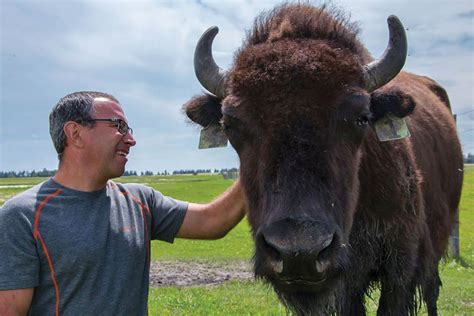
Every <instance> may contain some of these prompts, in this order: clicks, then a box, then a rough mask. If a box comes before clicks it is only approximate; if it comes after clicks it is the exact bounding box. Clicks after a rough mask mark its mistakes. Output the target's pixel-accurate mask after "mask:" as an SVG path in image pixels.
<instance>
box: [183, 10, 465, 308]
mask: <svg viewBox="0 0 474 316" xmlns="http://www.w3.org/2000/svg"><path fill="white" fill-rule="evenodd" d="M391 19H392V20H389V27H390V28H391V29H390V30H391V39H390V43H389V48H388V49H387V51H386V53H385V54H384V56H383V57H382V58H381V59H379V60H375V61H374V60H373V59H372V57H371V56H370V55H369V53H368V52H367V50H366V49H365V48H364V47H363V46H362V44H361V43H360V42H359V41H358V39H357V30H356V29H355V27H354V26H353V25H352V24H350V23H349V22H348V21H347V20H346V19H345V18H344V17H343V15H342V14H341V13H340V12H337V11H335V10H332V9H331V10H330V9H327V8H315V7H312V6H309V5H301V4H298V5H284V6H280V7H278V8H276V9H275V10H273V11H272V12H269V13H266V14H263V15H261V16H259V17H258V18H257V20H256V21H255V24H254V27H253V29H252V30H251V32H250V33H249V35H248V38H247V40H246V42H245V44H244V46H243V47H242V48H241V49H240V50H239V51H238V52H237V54H236V57H235V62H234V64H233V66H232V68H231V69H230V70H228V71H224V70H222V69H220V68H218V66H217V65H215V63H214V61H213V59H212V55H210V54H209V51H210V46H211V44H212V38H213V37H214V35H215V33H216V32H214V34H211V35H210V36H207V37H208V38H210V39H208V40H207V42H206V38H205V37H206V36H204V40H201V42H202V41H203V43H204V44H203V43H201V42H200V44H199V45H198V48H197V51H196V54H197V55H196V56H195V60H196V66H195V67H196V69H197V70H196V72H197V75H198V78H199V79H200V81H201V83H203V85H204V86H205V87H206V88H207V89H208V90H209V91H210V92H212V93H213V94H214V95H215V96H210V95H204V96H197V97H195V98H193V99H191V100H190V101H189V102H188V103H187V104H186V105H185V109H186V112H187V114H188V116H189V117H190V118H191V119H192V120H193V121H195V122H197V123H199V124H201V125H202V126H208V125H210V124H211V125H212V124H222V126H223V130H224V132H225V134H226V135H227V137H228V139H229V141H230V143H231V144H232V146H233V147H234V148H235V150H236V151H237V153H238V155H239V158H240V178H241V183H242V186H243V188H244V191H245V193H246V197H247V203H248V220H249V222H250V224H251V227H252V232H253V237H254V239H255V256H254V261H255V274H256V276H257V277H259V278H262V279H264V280H265V281H268V282H269V283H271V284H272V286H273V287H274V289H275V291H276V293H277V294H278V296H279V297H280V299H281V300H282V302H284V304H286V306H288V308H290V309H291V310H293V311H295V312H296V313H298V314H315V315H318V314H328V313H334V312H335V313H337V314H342V315H363V314H365V307H364V297H365V294H366V293H370V291H371V289H373V288H374V287H375V286H380V288H381V297H380V301H379V307H378V314H390V315H406V314H414V313H416V311H417V308H418V305H419V303H420V302H419V301H418V300H417V293H420V294H421V297H422V299H423V300H424V302H425V303H426V305H427V308H428V312H429V314H431V315H434V314H436V310H437V308H436V301H437V298H438V293H439V287H440V285H441V281H440V279H439V275H438V264H439V261H440V259H441V257H442V256H443V254H444V253H445V251H446V247H447V243H448V238H449V234H450V231H451V228H452V225H453V223H454V221H455V213H456V209H457V205H458V202H459V198H460V192H461V183H462V168H463V162H462V154H461V149H460V144H459V141H458V138H457V135H456V130H455V123H454V120H453V118H452V115H451V111H450V105H449V101H448V97H447V94H446V92H445V91H444V89H443V88H442V87H441V86H439V85H438V84H437V83H436V82H434V81H433V80H431V79H429V78H426V77H420V76H417V75H414V74H409V73H405V72H400V73H399V71H400V69H401V67H402V66H403V62H404V58H405V57H404V56H401V55H403V54H406V47H405V48H404V47H403V45H404V43H403V40H404V38H403V35H404V33H403V27H401V26H400V25H401V24H397V25H398V31H397V29H396V28H397V25H395V24H396V23H399V22H397V20H394V19H396V18H391ZM390 23H395V24H394V25H390ZM397 32H398V33H397ZM397 41H398V44H397ZM391 45H393V47H391ZM399 47H401V48H399ZM206 50H207V51H208V53H207V54H204V56H202V54H203V51H204V52H205V51H206ZM397 50H398V52H397ZM400 51H402V52H401V53H400ZM387 56H389V57H387ZM400 56H401V57H400ZM388 59H390V60H388ZM393 60H395V61H393ZM206 65H207V66H206ZM200 67H201V68H202V67H204V68H202V69H201V68H200ZM206 67H208V68H206ZM374 74H375V75H374ZM380 74H381V75H380ZM389 114H390V115H394V116H396V117H398V118H404V119H405V120H406V122H407V125H408V128H409V130H410V132H411V137H409V138H405V139H400V140H394V141H386V142H381V141H379V140H378V138H377V135H376V133H375V131H374V124H375V123H376V122H377V121H378V120H380V119H382V118H384V117H386V116H387V115H389Z"/></svg>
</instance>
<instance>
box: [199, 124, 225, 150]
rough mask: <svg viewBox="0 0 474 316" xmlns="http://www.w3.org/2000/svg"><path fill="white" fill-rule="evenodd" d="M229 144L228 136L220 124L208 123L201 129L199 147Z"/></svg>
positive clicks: (216, 146) (215, 146)
mask: <svg viewBox="0 0 474 316" xmlns="http://www.w3.org/2000/svg"><path fill="white" fill-rule="evenodd" d="M226 146H227V136H226V135H225V133H224V131H223V130H222V128H221V126H220V125H213V124H211V125H208V126H207V127H204V128H203V129H202V130H201V135H200V137H199V147H198V148H199V149H206V148H218V147H226Z"/></svg>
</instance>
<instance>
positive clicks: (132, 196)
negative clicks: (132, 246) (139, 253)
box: [120, 190, 151, 262]
mask: <svg viewBox="0 0 474 316" xmlns="http://www.w3.org/2000/svg"><path fill="white" fill-rule="evenodd" d="M120 192H122V194H123V195H128V196H130V198H131V199H132V200H133V201H134V202H135V203H137V204H138V206H140V209H141V211H142V217H143V226H145V241H146V254H147V258H148V262H150V260H151V257H150V237H149V234H148V221H147V219H146V214H145V212H144V210H146V211H147V212H148V214H149V215H150V216H151V213H150V209H149V208H148V206H146V205H145V204H143V203H142V202H141V201H140V200H139V199H138V198H136V197H135V196H134V195H133V194H131V193H130V192H128V191H125V190H124V191H120Z"/></svg>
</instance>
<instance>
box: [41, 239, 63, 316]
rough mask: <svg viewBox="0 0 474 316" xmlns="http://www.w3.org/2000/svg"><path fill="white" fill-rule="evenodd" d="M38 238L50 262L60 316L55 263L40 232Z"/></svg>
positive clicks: (57, 311) (57, 312)
mask: <svg viewBox="0 0 474 316" xmlns="http://www.w3.org/2000/svg"><path fill="white" fill-rule="evenodd" d="M37 236H38V239H39V241H40V243H41V246H42V247H43V250H44V253H45V255H46V259H47V260H48V266H49V271H50V272H51V280H53V284H54V290H55V292H56V316H58V315H59V286H58V282H57V281H56V277H55V276H54V267H53V262H52V261H51V257H50V256H49V252H48V248H47V247H46V244H45V242H44V240H43V237H42V236H41V234H40V232H39V231H37Z"/></svg>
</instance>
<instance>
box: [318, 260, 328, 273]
mask: <svg viewBox="0 0 474 316" xmlns="http://www.w3.org/2000/svg"><path fill="white" fill-rule="evenodd" d="M328 267H329V261H327V260H316V271H318V272H319V273H324V272H325V271H326V270H327V268H328Z"/></svg>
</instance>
